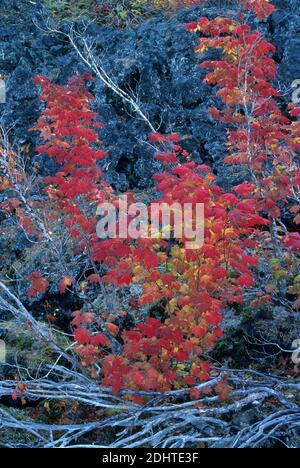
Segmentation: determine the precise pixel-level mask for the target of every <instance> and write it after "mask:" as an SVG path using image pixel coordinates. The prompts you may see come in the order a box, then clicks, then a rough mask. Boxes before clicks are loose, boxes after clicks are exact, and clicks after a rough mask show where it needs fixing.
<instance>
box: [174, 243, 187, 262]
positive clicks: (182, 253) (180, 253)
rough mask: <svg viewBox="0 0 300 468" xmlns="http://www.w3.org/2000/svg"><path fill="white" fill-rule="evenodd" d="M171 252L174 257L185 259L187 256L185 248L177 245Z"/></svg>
mask: <svg viewBox="0 0 300 468" xmlns="http://www.w3.org/2000/svg"><path fill="white" fill-rule="evenodd" d="M171 254H172V257H173V258H179V259H183V258H184V256H185V250H184V249H182V248H180V247H179V246H178V245H176V246H175V247H173V248H172V250H171Z"/></svg>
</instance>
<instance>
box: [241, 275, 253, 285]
mask: <svg viewBox="0 0 300 468" xmlns="http://www.w3.org/2000/svg"><path fill="white" fill-rule="evenodd" d="M237 281H238V284H239V285H240V286H242V287H251V286H253V282H254V278H253V276H251V275H249V274H244V275H242V276H240V277H239V278H238V280H237Z"/></svg>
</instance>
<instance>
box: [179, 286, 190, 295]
mask: <svg viewBox="0 0 300 468" xmlns="http://www.w3.org/2000/svg"><path fill="white" fill-rule="evenodd" d="M189 290H190V288H189V286H188V285H187V284H183V285H182V286H181V287H180V289H179V292H180V293H181V294H188V292H189Z"/></svg>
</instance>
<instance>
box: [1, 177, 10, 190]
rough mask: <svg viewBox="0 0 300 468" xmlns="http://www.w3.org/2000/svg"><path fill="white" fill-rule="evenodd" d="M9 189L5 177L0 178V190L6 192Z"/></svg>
mask: <svg viewBox="0 0 300 468" xmlns="http://www.w3.org/2000/svg"><path fill="white" fill-rule="evenodd" d="M8 187H9V180H8V179H7V178H6V177H0V190H6V189H8Z"/></svg>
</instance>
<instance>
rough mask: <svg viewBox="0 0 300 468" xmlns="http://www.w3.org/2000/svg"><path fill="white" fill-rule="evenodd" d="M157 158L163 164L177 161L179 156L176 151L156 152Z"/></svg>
mask: <svg viewBox="0 0 300 468" xmlns="http://www.w3.org/2000/svg"><path fill="white" fill-rule="evenodd" d="M155 158H156V159H158V161H160V162H162V163H163V164H171V163H176V162H177V156H176V154H174V153H156V155H155Z"/></svg>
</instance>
